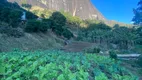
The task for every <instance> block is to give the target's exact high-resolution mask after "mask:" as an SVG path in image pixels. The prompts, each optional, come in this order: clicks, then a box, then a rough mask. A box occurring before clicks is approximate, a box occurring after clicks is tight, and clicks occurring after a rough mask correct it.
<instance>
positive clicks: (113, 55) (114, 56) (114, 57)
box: [109, 50, 117, 60]
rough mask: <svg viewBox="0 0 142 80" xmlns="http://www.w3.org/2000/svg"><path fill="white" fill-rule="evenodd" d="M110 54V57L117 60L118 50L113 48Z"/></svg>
mask: <svg viewBox="0 0 142 80" xmlns="http://www.w3.org/2000/svg"><path fill="white" fill-rule="evenodd" d="M109 56H110V58H112V59H115V60H116V59H117V52H116V51H114V50H112V51H110V52H109Z"/></svg>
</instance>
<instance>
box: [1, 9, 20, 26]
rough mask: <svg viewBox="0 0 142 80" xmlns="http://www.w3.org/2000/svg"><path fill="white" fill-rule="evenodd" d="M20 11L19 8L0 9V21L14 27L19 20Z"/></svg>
mask: <svg viewBox="0 0 142 80" xmlns="http://www.w3.org/2000/svg"><path fill="white" fill-rule="evenodd" d="M21 14H22V12H21V11H19V10H11V9H10V8H1V9H0V21H3V22H7V23H9V24H10V25H11V26H13V27H16V26H17V25H18V23H19V21H20V17H21Z"/></svg>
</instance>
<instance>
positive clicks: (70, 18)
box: [61, 11, 82, 25]
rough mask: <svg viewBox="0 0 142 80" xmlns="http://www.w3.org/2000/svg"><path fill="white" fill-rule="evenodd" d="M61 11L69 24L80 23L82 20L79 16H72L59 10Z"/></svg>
mask: <svg viewBox="0 0 142 80" xmlns="http://www.w3.org/2000/svg"><path fill="white" fill-rule="evenodd" d="M61 13H62V14H63V15H64V16H65V17H66V19H67V23H69V24H73V25H80V23H81V22H82V20H81V19H80V18H79V17H77V16H72V15H71V14H70V13H68V12H64V11H61Z"/></svg>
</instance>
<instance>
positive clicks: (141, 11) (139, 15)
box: [132, 0, 142, 25]
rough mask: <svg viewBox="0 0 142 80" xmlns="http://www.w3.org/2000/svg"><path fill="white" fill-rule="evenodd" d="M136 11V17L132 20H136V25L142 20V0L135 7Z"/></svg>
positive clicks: (134, 10)
mask: <svg viewBox="0 0 142 80" xmlns="http://www.w3.org/2000/svg"><path fill="white" fill-rule="evenodd" d="M133 12H134V15H135V16H134V17H133V19H132V21H133V22H134V24H135V25H139V24H141V22H142V0H140V1H139V2H138V8H136V9H133Z"/></svg>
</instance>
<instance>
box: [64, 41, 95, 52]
mask: <svg viewBox="0 0 142 80" xmlns="http://www.w3.org/2000/svg"><path fill="white" fill-rule="evenodd" d="M93 45H94V43H89V42H81V41H73V42H71V43H69V44H68V45H66V46H64V47H63V50H64V51H67V52H81V51H82V50H84V49H85V48H88V47H91V46H93Z"/></svg>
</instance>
